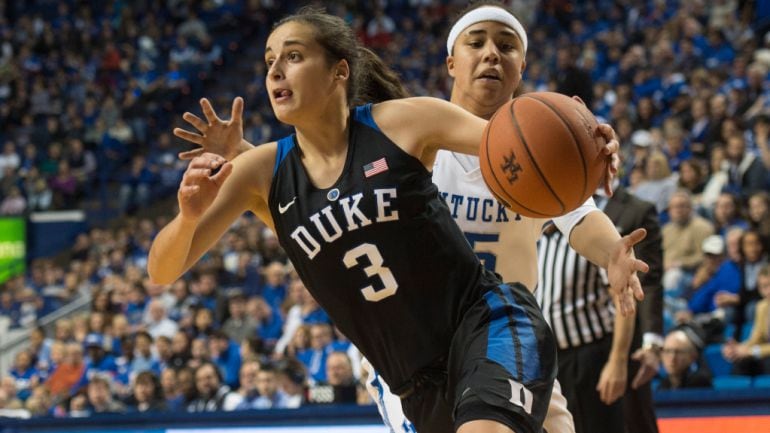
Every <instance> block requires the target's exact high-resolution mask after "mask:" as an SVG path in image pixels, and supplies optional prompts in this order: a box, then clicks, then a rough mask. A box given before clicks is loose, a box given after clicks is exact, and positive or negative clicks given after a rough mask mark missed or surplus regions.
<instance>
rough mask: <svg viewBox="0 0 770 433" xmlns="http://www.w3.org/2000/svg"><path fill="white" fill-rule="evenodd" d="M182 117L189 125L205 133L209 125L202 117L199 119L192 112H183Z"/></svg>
mask: <svg viewBox="0 0 770 433" xmlns="http://www.w3.org/2000/svg"><path fill="white" fill-rule="evenodd" d="M182 119H184V120H186V121H187V123H189V124H190V125H192V126H194V127H195V129H197V130H198V131H200V132H202V133H205V132H206V130H207V129H208V128H209V125H208V124H206V122H204V121H203V119H201V118H200V117H198V116H196V115H194V114H192V113H190V112H187V113H184V114H183V115H182Z"/></svg>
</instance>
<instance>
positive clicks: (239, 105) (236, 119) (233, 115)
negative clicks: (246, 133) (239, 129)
mask: <svg viewBox="0 0 770 433" xmlns="http://www.w3.org/2000/svg"><path fill="white" fill-rule="evenodd" d="M230 121H231V122H232V123H234V124H236V125H239V124H240V123H241V122H242V121H243V98H241V97H240V96H238V97H237V98H235V100H234V101H233V108H232V110H231V112H230Z"/></svg>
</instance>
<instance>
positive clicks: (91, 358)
mask: <svg viewBox="0 0 770 433" xmlns="http://www.w3.org/2000/svg"><path fill="white" fill-rule="evenodd" d="M83 346H84V347H85V348H86V354H87V356H86V366H85V371H84V372H83V377H81V378H80V381H79V382H78V384H77V385H76V389H79V388H80V387H82V386H85V385H87V384H88V382H89V381H90V380H91V378H92V377H93V376H94V375H96V374H104V375H106V376H108V377H115V376H116V375H117V373H118V365H117V363H116V362H115V358H113V357H112V355H110V354H108V353H107V352H106V351H105V350H104V336H103V335H102V334H96V333H91V334H88V335H87V336H86V338H85V341H84V342H83Z"/></svg>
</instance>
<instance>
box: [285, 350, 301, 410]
mask: <svg viewBox="0 0 770 433" xmlns="http://www.w3.org/2000/svg"><path fill="white" fill-rule="evenodd" d="M278 381H279V384H280V388H281V390H282V391H283V392H284V393H285V394H286V397H287V398H288V403H287V407H289V408H297V407H300V406H302V405H303V404H305V402H306V399H307V372H306V370H305V366H304V365H302V363H301V362H300V361H298V360H297V359H296V358H294V357H287V358H284V359H283V360H281V361H280V363H279V364H278Z"/></svg>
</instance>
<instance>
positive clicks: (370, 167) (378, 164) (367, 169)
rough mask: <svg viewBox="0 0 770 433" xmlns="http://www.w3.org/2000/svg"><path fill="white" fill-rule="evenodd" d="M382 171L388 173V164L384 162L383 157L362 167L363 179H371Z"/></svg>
mask: <svg viewBox="0 0 770 433" xmlns="http://www.w3.org/2000/svg"><path fill="white" fill-rule="evenodd" d="M384 171H388V162H387V161H385V157H384V156H383V157H382V158H380V159H378V160H377V161H374V162H370V163H369V164H366V165H365V166H364V176H365V177H372V176H374V175H375V174H380V173H382V172H384Z"/></svg>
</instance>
